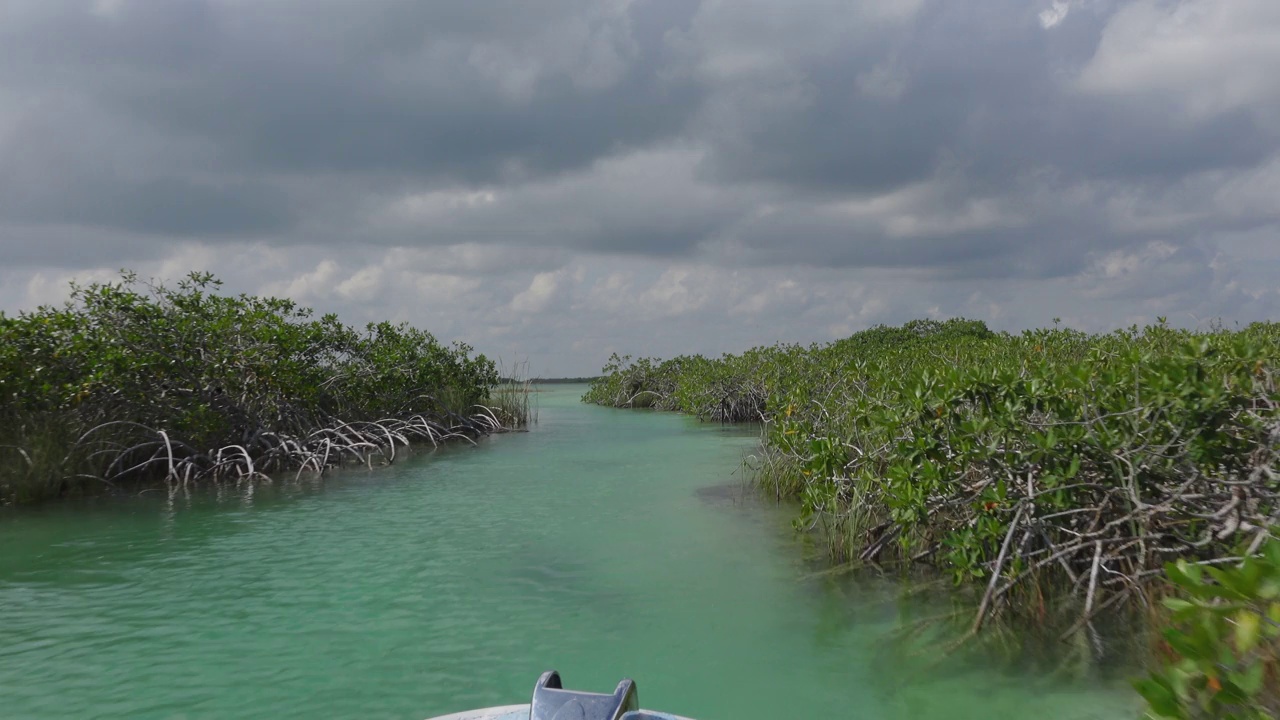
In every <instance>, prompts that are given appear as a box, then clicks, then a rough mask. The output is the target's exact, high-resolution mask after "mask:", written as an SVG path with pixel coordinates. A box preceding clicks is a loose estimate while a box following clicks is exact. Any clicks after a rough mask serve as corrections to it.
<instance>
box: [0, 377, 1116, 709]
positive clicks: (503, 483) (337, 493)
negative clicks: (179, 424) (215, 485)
mask: <svg viewBox="0 0 1280 720" xmlns="http://www.w3.org/2000/svg"><path fill="white" fill-rule="evenodd" d="M581 392H582V388H573V387H570V388H563V387H561V388H556V389H554V390H553V391H552V392H547V393H541V394H540V395H539V396H538V404H539V420H540V422H539V424H538V425H537V426H536V427H535V429H534V430H533V432H530V433H520V434H512V435H506V436H501V437H496V438H491V439H489V440H486V441H484V442H482V443H481V445H480V447H478V448H471V447H452V448H448V449H445V450H441V451H438V452H434V453H422V454H419V455H416V456H414V457H412V458H410V459H409V460H407V461H402V462H399V463H397V464H396V465H394V466H392V467H389V468H381V469H377V470H374V471H372V472H370V471H367V470H349V471H343V472H341V473H336V474H332V475H330V476H328V477H326V478H325V479H324V480H323V481H311V482H307V481H304V482H302V483H293V482H280V483H277V484H274V485H260V486H257V487H255V488H234V487H231V488H224V489H222V490H220V491H210V492H205V493H201V494H193V495H191V496H180V497H174V498H170V497H167V496H166V494H165V493H163V492H149V493H145V494H143V495H141V496H139V497H130V498H115V499H99V500H95V501H92V502H86V503H80V504H71V505H58V506H51V507H48V508H42V509H37V510H25V511H21V512H19V511H16V510H8V511H5V513H3V514H0V717H5V718H64V717H65V718H98V717H101V718H308V719H309V720H316V719H319V718H401V719H410V718H417V719H421V718H425V717H429V716H432V715H436V714H442V713H447V712H453V711H458V710H463V709H467V708H470V707H476V706H487V705H497V704H507V703H517V702H525V701H527V697H528V694H529V691H530V689H531V688H532V685H533V682H534V680H535V679H536V678H537V676H538V675H539V673H541V672H542V671H543V670H546V669H551V668H555V669H558V670H560V671H561V673H562V675H563V676H564V678H565V680H566V683H567V684H568V685H570V686H572V687H577V688H580V689H588V690H596V691H610V690H612V689H613V687H614V685H615V684H616V683H617V681H618V680H619V679H620V678H621V677H623V676H630V677H633V678H635V679H636V681H637V683H638V685H639V688H640V698H641V701H642V703H643V704H644V705H645V706H647V707H654V708H659V709H664V710H667V711H670V712H676V713H681V714H685V715H691V716H696V717H699V718H705V719H711V720H714V719H716V718H723V719H726V720H727V719H730V718H733V719H735V720H736V719H748V720H749V719H751V718H760V719H765V718H771V719H772V718H783V719H785V718H809V717H812V718H828V717H832V718H835V717H838V718H904V719H905V718H983V719H990V718H1028V717H1034V718H1037V719H1038V720H1039V719H1044V720H1049V719H1051V718H1127V717H1135V716H1136V712H1135V709H1136V707H1137V705H1136V704H1135V699H1134V696H1133V694H1132V693H1131V692H1130V691H1128V690H1127V688H1126V686H1125V685H1124V684H1123V683H1122V682H1117V683H1115V684H1114V685H1104V684H1101V683H1100V682H1099V681H1098V680H1097V679H1096V678H1091V677H1089V676H1088V675H1086V676H1085V677H1084V678H1083V679H1080V680H1076V681H1070V682H1068V681H1065V680H1058V679H1050V678H1047V677H1042V676H1039V675H1037V674H1036V673H1035V672H1032V671H1029V670H1022V671H1019V670H1016V669H1009V668H1007V667H1005V666H1004V665H999V666H997V665H994V664H992V665H986V664H984V663H983V662H981V661H979V660H975V659H973V657H968V658H967V659H965V660H963V661H956V662H948V661H944V662H932V661H933V660H936V657H929V656H927V655H926V656H925V657H920V656H914V655H913V656H907V655H905V654H904V653H903V652H902V651H901V645H900V642H899V641H898V640H896V639H895V638H896V637H897V635H896V634H895V632H894V631H895V630H896V629H898V628H899V627H900V626H901V624H902V623H903V622H904V619H910V618H912V617H917V616H919V615H921V614H923V613H924V612H926V611H927V608H920V607H918V605H919V603H918V602H912V603H907V602H906V601H905V600H903V599H902V593H901V592H900V591H899V590H897V589H896V588H895V587H894V586H893V585H891V584H887V583H886V584H879V583H870V584H869V583H868V582H867V581H862V582H861V583H859V582H858V581H854V580H849V579H846V580H842V581H836V580H832V579H830V578H825V577H821V576H819V577H815V576H814V566H813V564H812V563H810V562H806V561H805V560H804V552H803V549H802V548H801V547H800V546H799V544H798V541H797V540H796V538H795V537H794V534H793V533H792V532H791V530H790V528H789V525H788V520H789V517H790V515H789V513H788V512H787V511H786V510H785V509H782V508H776V507H773V506H770V505H764V504H760V503H758V502H755V501H753V500H752V499H751V498H750V497H749V496H745V495H743V494H742V493H741V492H740V491H739V490H738V489H736V488H735V486H734V484H735V483H738V482H740V480H741V473H740V467H741V460H742V457H743V455H744V453H746V452H749V451H750V449H751V448H752V447H753V444H754V443H753V437H752V436H751V435H750V434H748V433H745V432H743V431H741V430H734V429H726V428H721V427H718V426H713V425H700V424H698V423H696V422H694V421H692V420H690V419H688V418H683V417H679V416H676V415H670V414H660V413H651V412H640V411H620V410H610V409H604V408H598V407H591V406H585V405H581V404H579V403H578V402H577V398H578V396H579V395H580V394H581Z"/></svg>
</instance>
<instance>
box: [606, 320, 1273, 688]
mask: <svg viewBox="0 0 1280 720" xmlns="http://www.w3.org/2000/svg"><path fill="white" fill-rule="evenodd" d="M1277 369H1280V324H1275V323H1258V324H1254V325H1251V326H1249V327H1247V328H1245V329H1243V330H1238V331H1225V330H1221V329H1218V330H1214V331H1210V332H1193V331H1186V330H1176V329H1172V328H1169V327H1167V326H1166V325H1165V324H1163V322H1162V323H1161V324H1159V325H1155V326H1151V327H1147V328H1144V329H1139V328H1131V329H1128V330H1123V331H1118V332H1114V333H1109V334H1102V335H1089V334H1085V333H1082V332H1078V331H1074V330H1069V329H1061V328H1053V329H1042V330H1035V331H1029V332H1025V333H1022V334H1019V335H1011V334H1007V333H996V332H992V331H990V330H989V329H988V328H987V327H986V326H985V325H984V324H982V323H981V322H974V321H968V320H950V321H946V322H937V321H928V320H924V321H914V322H911V323H908V324H906V325H904V326H902V327H896V328H895V327H877V328H873V329H870V330H867V331H864V332H860V333H857V334H855V335H853V336H851V337H849V338H846V339H844V340H839V341H836V342H834V343H831V344H828V345H823V346H808V347H801V346H794V345H777V346H773V347H767V348H757V349H754V350H751V351H748V352H746V353H743V354H741V355H726V356H724V357H722V358H719V359H708V358H704V357H700V356H694V357H678V358H674V359H671V360H667V361H656V360H650V359H641V360H631V359H630V358H625V357H617V356H614V357H613V358H611V360H610V363H609V365H608V366H606V367H605V368H604V373H605V374H604V377H602V378H601V379H600V380H599V381H597V382H596V383H595V384H593V385H592V387H591V389H590V391H589V392H588V393H587V395H586V397H585V398H584V399H585V400H587V401H589V402H595V403H599V404H604V405H613V406H619V407H653V408H659V409H665V410H677V411H681V412H685V413H689V414H692V415H696V416H698V417H700V418H704V419H707V420H716V421H726V422H736V421H748V420H754V421H759V422H762V423H763V430H762V433H763V444H762V449H761V453H760V457H759V464H758V467H757V468H756V470H757V472H756V479H757V482H758V483H759V485H760V487H761V488H762V489H763V490H765V491H766V492H768V493H770V494H772V495H774V496H776V497H778V498H788V499H793V500H795V501H798V505H799V507H800V517H799V518H798V520H797V524H798V525H799V526H801V527H802V528H805V529H812V530H815V531H819V532H820V533H821V537H823V538H825V540H826V542H827V545H828V547H829V551H830V555H831V556H832V558H833V559H834V560H836V561H857V562H862V563H880V564H885V563H892V564H899V565H909V564H918V563H923V564H928V565H931V566H933V567H936V568H939V569H941V570H942V571H944V572H946V573H949V574H950V575H951V576H952V577H953V578H954V580H955V581H956V582H957V583H958V584H971V585H973V586H974V587H975V590H976V592H975V602H977V604H978V608H977V611H976V613H975V616H974V618H973V620H972V625H971V627H972V630H973V631H977V630H978V629H979V628H980V627H981V626H982V625H983V624H984V623H985V622H987V621H989V620H990V619H991V618H992V617H993V616H995V615H1000V614H1004V613H1009V614H1021V615H1026V614H1031V615H1034V616H1036V617H1037V618H1039V619H1041V620H1043V621H1046V622H1047V623H1053V624H1058V625H1059V627H1062V628H1065V630H1066V633H1064V634H1075V633H1076V632H1078V631H1080V630H1082V629H1083V630H1086V631H1089V632H1091V631H1092V625H1091V622H1092V620H1093V619H1094V618H1095V617H1097V616H1098V615H1099V614H1100V613H1103V612H1107V611H1109V610H1111V609H1120V608H1121V607H1126V606H1127V607H1131V608H1132V607H1143V606H1145V607H1149V608H1154V607H1158V606H1159V603H1158V602H1157V601H1156V600H1155V597H1156V596H1157V594H1158V593H1160V592H1163V590H1162V588H1161V587H1160V585H1159V584H1160V582H1161V581H1162V577H1163V575H1164V570H1165V566H1166V564H1167V563H1170V562H1173V561H1175V560H1178V559H1181V560H1182V561H1183V562H1184V563H1187V564H1188V566H1189V567H1202V566H1203V567H1208V568H1225V567H1231V566H1233V565H1235V564H1238V563H1240V562H1241V561H1242V559H1243V558H1245V557H1249V556H1255V555H1257V554H1259V553H1260V551H1261V549H1262V548H1263V546H1264V543H1265V542H1266V541H1267V540H1268V538H1269V537H1270V535H1271V531H1272V528H1274V527H1275V526H1276V524H1277V523H1278V522H1280V388H1278V386H1277V377H1276V372H1277ZM1021 615H1020V616H1021ZM1055 621H1056V623H1055ZM1093 639H1094V642H1095V643H1097V642H1098V639H1097V638H1096V636H1095V637H1094V638H1093ZM1271 668H1272V669H1271V670H1270V671H1269V672H1274V665H1272V666H1271Z"/></svg>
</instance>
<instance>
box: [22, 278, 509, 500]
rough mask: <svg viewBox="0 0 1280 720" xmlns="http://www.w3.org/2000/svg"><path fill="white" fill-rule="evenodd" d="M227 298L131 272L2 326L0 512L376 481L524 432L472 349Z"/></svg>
mask: <svg viewBox="0 0 1280 720" xmlns="http://www.w3.org/2000/svg"><path fill="white" fill-rule="evenodd" d="M219 287H220V282H219V281H218V280H217V279H215V278H214V277H213V276H211V275H207V274H198V273H193V274H191V275H190V276H188V277H187V278H186V279H185V280H183V281H181V282H179V283H178V284H177V286H176V287H174V288H169V287H165V286H163V285H158V284H147V283H142V282H140V281H139V280H138V279H137V278H136V277H135V276H133V275H132V274H128V273H126V274H125V275H124V277H123V278H122V281H121V282H118V283H101V284H91V285H85V286H74V285H73V287H72V295H71V300H70V301H69V302H68V303H67V304H66V305H65V306H62V307H41V308H39V309H37V310H35V311H33V312H26V313H21V314H19V315H16V316H12V317H9V316H4V315H2V314H0V503H3V502H22V501H30V500H36V499H41V498H46V497H52V496H58V495H64V494H67V493H70V492H74V491H77V490H79V489H82V488H85V487H86V486H99V485H102V484H104V483H105V484H107V485H116V484H120V483H128V482H145V481H158V480H165V481H167V482H170V483H188V482H193V481H198V480H202V479H214V478H235V479H250V478H254V477H261V476H263V475H264V473H272V472H281V471H297V472H303V471H314V472H323V471H324V470H326V469H327V468H330V467H334V466H336V465H339V464H341V463H344V462H359V463H367V464H370V465H372V464H373V463H374V462H375V460H376V461H379V462H391V461H393V460H394V458H395V456H396V449H397V446H400V447H403V446H406V445H408V444H410V442H412V441H421V442H429V443H432V444H436V443H441V442H445V441H449V440H454V439H458V440H464V441H474V440H475V438H477V437H479V436H481V435H484V434H487V433H491V432H494V431H498V430H503V429H508V428H513V427H517V426H519V425H520V424H522V423H524V422H525V421H526V413H527V409H528V408H527V399H526V395H525V394H524V393H518V392H504V393H499V394H496V395H491V391H492V390H493V388H494V386H495V385H497V383H498V372H497V369H496V368H495V366H494V363H493V362H492V361H490V360H488V359H487V358H485V357H484V356H483V355H473V354H472V348H470V347H469V346H467V345H465V344H455V345H452V346H449V345H444V344H441V343H440V342H438V341H437V340H436V339H435V338H434V337H433V336H432V335H430V334H429V333H426V332H423V331H421V330H417V329H414V328H412V327H409V326H406V325H393V324H391V323H385V322H384V323H376V324H370V325H369V326H367V327H366V328H365V329H364V330H363V331H360V330H356V329H354V328H351V327H349V326H347V325H344V324H343V323H341V322H339V320H338V319H337V317H336V316H334V315H324V316H322V317H319V318H316V317H314V316H313V314H312V312H311V311H310V310H308V309H306V308H303V307H299V306H298V305H297V304H296V303H294V302H292V301H290V300H284V299H277V298H264V297H253V296H247V295H239V296H228V295H224V294H219V292H218V289H219Z"/></svg>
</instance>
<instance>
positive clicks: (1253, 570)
mask: <svg viewBox="0 0 1280 720" xmlns="http://www.w3.org/2000/svg"><path fill="white" fill-rule="evenodd" d="M1165 572H1166V575H1167V577H1168V579H1169V581H1170V582H1171V583H1173V585H1174V586H1175V587H1176V588H1177V590H1178V594H1177V596H1174V597H1169V598H1166V599H1165V601H1164V605H1165V607H1166V608H1167V609H1168V610H1169V611H1170V613H1171V615H1172V625H1171V626H1170V627H1168V628H1167V629H1166V630H1165V631H1164V638H1165V641H1166V642H1167V643H1168V645H1169V648H1170V652H1171V655H1172V658H1171V659H1170V660H1169V661H1168V662H1166V663H1164V665H1163V666H1162V667H1160V668H1159V669H1158V670H1156V671H1155V672H1152V673H1151V674H1150V676H1149V677H1146V678H1144V679H1142V680H1138V681H1137V682H1135V683H1134V686H1135V687H1136V688H1137V689H1138V691H1139V692H1140V693H1142V696H1143V697H1144V698H1146V700H1147V703H1148V706H1149V709H1150V714H1151V715H1154V716H1157V717H1170V718H1186V719H1190V718H1239V719H1240V720H1244V719H1245V718H1272V717H1276V714H1277V713H1280V540H1277V539H1272V540H1270V541H1269V543H1268V544H1267V545H1266V547H1265V548H1264V552H1263V553H1262V554H1261V555H1258V556H1250V557H1246V558H1245V559H1244V561H1243V562H1241V563H1240V564H1239V565H1236V566H1230V567H1224V568H1215V567H1212V566H1201V565H1197V564H1193V563H1189V562H1187V561H1185V560H1179V561H1178V562H1176V563H1170V564H1169V565H1168V566H1167V567H1166V569H1165Z"/></svg>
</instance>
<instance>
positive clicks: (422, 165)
mask: <svg viewBox="0 0 1280 720" xmlns="http://www.w3.org/2000/svg"><path fill="white" fill-rule="evenodd" d="M1278 69H1280V2H1277V1H1276V0H971V1H968V2H965V1H958V0H701V1H698V0H538V2H528V1H527V0H467V1H466V2H417V1H412V2H410V1H399V0H360V1H359V2H356V1H355V0H146V1H143V0H75V1H73V0H0V310H2V311H5V312H9V313H12V312H16V311H18V310H21V309H29V308H33V307H35V306H37V305H39V304H42V303H55V302H61V301H62V300H63V299H65V297H66V295H67V288H68V282H69V281H70V280H71V279H73V278H75V279H79V280H81V281H93V280H110V279H112V278H114V277H116V276H117V273H118V271H119V270H120V269H122V268H128V269H132V270H134V271H136V272H137V273H138V274H139V275H141V276H142V277H146V278H156V279H159V280H168V281H173V280H176V279H178V278H180V277H181V276H183V275H185V274H186V273H187V272H189V271H192V270H202V271H210V272H213V273H215V274H216V275H218V276H219V277H220V278H222V279H223V280H224V281H225V283H226V288H227V289H228V290H230V291H234V292H249V293H259V294H270V295H283V296H289V297H292V298H294V299H296V300H298V301H300V302H302V303H304V304H307V305H309V306H311V307H314V308H316V309H317V310H320V311H325V312H329V311H333V312H337V313H338V314H339V315H340V316H341V317H342V318H343V319H345V320H347V321H348V322H350V323H353V324H363V323H365V322H368V321H372V320H383V319H389V320H394V321H404V322H409V323H411V324H414V325H416V326H418V327H421V328H424V329H427V330H430V331H431V332H433V333H435V334H436V335H437V336H438V337H440V338H441V339H444V340H462V341H465V342H468V343H470V344H471V345H473V346H475V347H476V348H477V349H479V350H480V351H483V352H485V353H486V354H487V355H489V356H490V357H498V358H501V360H502V361H503V363H504V366H505V367H507V368H512V367H516V366H518V365H520V364H522V363H527V366H526V368H525V369H526V370H527V371H528V372H529V373H531V374H533V375H543V376H549V375H588V374H594V373H596V372H597V371H598V370H599V368H600V366H601V365H602V364H603V363H604V361H605V359H606V358H607V357H608V356H609V354H610V353H612V352H618V353H622V354H632V355H656V356H671V355H675V354H680V353H703V354H719V353H722V352H736V351H741V350H743V349H746V348H748V347H751V346H753V345H758V344H771V343H773V342H777V341H785V342H802V343H809V342H825V341H828V340H832V339H835V338H839V337H842V336H846V335H848V334H850V333H852V332H855V331H857V330H860V329H864V328H867V327H870V326H873V325H876V324H880V323H887V324H899V323H902V322H905V321H907V320H910V319H912V318H918V317H933V318H948V317H968V318H976V319H981V320H984V321H986V322H987V323H988V324H989V325H990V326H991V327H993V328H996V329H1002V330H1010V331H1019V330H1022V329H1026V328H1031V327H1039V326H1045V325H1048V324H1051V323H1052V322H1054V319H1055V318H1060V319H1061V321H1062V322H1063V323H1064V324H1066V325H1069V326H1072V327H1077V328H1080V329H1084V330H1089V331H1106V330H1111V329H1114V328H1117V327H1125V326H1129V325H1131V324H1134V323H1138V324H1142V323H1147V322H1153V321H1155V320H1156V318H1158V317H1165V318H1167V319H1168V321H1169V322H1170V323H1173V324H1175V325H1180V326H1188V327H1208V326H1210V325H1212V324H1214V323H1215V322H1222V323H1224V324H1226V325H1227V326H1234V325H1235V324H1237V323H1239V324H1245V323H1248V322H1252V321H1255V320H1262V319H1280V289H1278V288H1280V282H1277V280H1276V279H1277V278H1280V80H1278V79H1277V77H1280V74H1278V73H1280V70H1278Z"/></svg>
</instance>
